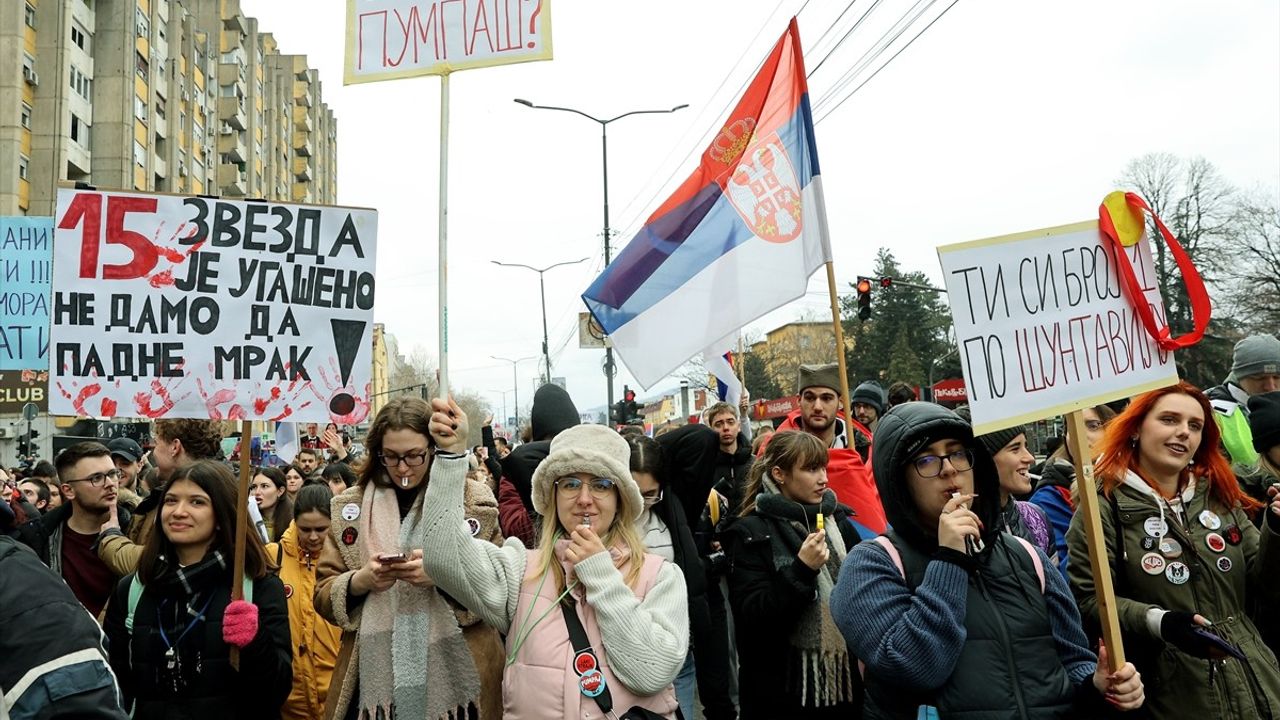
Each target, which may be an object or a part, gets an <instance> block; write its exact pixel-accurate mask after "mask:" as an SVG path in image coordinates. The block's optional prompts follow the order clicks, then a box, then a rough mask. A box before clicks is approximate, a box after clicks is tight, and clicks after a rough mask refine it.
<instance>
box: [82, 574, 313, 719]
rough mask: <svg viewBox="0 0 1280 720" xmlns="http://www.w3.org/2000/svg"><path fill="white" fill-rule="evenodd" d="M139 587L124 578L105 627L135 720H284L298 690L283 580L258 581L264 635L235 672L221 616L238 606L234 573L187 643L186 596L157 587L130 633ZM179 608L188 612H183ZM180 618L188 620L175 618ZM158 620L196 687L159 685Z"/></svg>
mask: <svg viewBox="0 0 1280 720" xmlns="http://www.w3.org/2000/svg"><path fill="white" fill-rule="evenodd" d="M132 581H133V575H132V574H130V575H128V576H126V577H124V578H122V579H121V580H120V583H119V585H118V586H117V587H116V591H115V593H114V594H113V595H112V598H111V604H110V605H109V606H108V607H107V618H106V622H105V623H104V624H103V627H104V629H105V630H106V633H107V638H108V639H109V640H110V647H111V666H112V668H113V669H114V670H115V672H116V676H117V677H118V678H119V679H120V686H121V689H122V690H123V691H124V695H125V700H126V703H129V702H136V703H137V705H136V707H135V708H134V713H133V717H134V718H135V719H137V720H151V719H155V720H162V719H164V720H168V719H169V718H183V720H205V719H206V718H207V719H208V720H215V719H221V718H243V719H244V720H271V719H275V718H279V717H280V706H281V705H283V704H284V701H285V698H287V697H288V696H289V691H290V689H291V688H292V686H293V673H292V665H293V653H292V647H291V644H290V636H289V611H288V606H287V605H286V601H285V596H284V585H283V584H282V583H281V582H280V578H278V577H276V576H275V575H267V576H266V577H263V578H261V579H259V580H255V581H254V582H253V604H254V605H256V606H258V633H257V635H256V636H255V637H254V639H253V641H252V642H250V643H249V645H248V646H246V647H245V648H244V649H242V650H241V651H240V670H239V671H238V672H237V671H236V670H233V669H232V668H231V664H230V660H229V658H230V647H231V646H230V645H228V644H227V643H226V642H225V641H224V640H223V639H222V615H223V612H224V611H225V610H226V609H227V605H229V604H230V602H231V572H230V571H229V570H228V571H226V572H224V573H222V574H221V575H220V576H219V577H217V578H215V579H214V582H212V583H210V587H209V589H208V590H206V592H208V593H211V594H210V595H208V598H209V599H208V607H207V608H206V609H205V611H204V613H203V614H204V616H205V618H206V619H205V620H204V621H203V622H199V623H197V624H195V625H193V626H192V627H191V631H190V632H189V633H188V634H187V635H186V637H185V638H182V639H178V637H179V636H180V635H181V633H182V628H183V627H184V626H185V625H186V624H187V622H188V620H187V618H186V617H185V607H186V599H185V597H182V596H179V595H170V594H167V593H164V592H156V591H153V590H152V589H150V588H146V589H144V590H143V593H142V597H141V598H139V600H138V604H137V607H136V608H135V610H134V613H133V630H132V632H130V631H129V630H128V629H127V628H126V626H125V618H126V616H127V615H128V606H129V586H130V584H131V583H132ZM180 606H181V608H183V609H184V610H179V609H178V608H179V607H180ZM175 612H180V613H182V616H175ZM158 622H163V623H164V627H165V633H166V635H167V637H168V641H169V642H170V643H173V644H174V645H175V646H176V647H177V648H178V650H179V653H180V655H181V658H182V663H183V668H184V672H188V673H190V675H189V677H190V680H189V683H188V684H187V685H186V686H185V687H183V688H181V689H180V690H177V691H175V690H174V689H173V688H172V687H170V686H168V685H167V684H165V683H163V682H161V680H160V675H161V673H160V666H161V663H163V662H165V660H164V658H165V648H166V643H165V640H164V639H163V638H162V636H161V631H160V628H159V626H158V625H157V623H158ZM193 664H194V665H195V667H194V668H193V667H192V665H193Z"/></svg>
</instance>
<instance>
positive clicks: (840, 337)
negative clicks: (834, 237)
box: [827, 260, 853, 450]
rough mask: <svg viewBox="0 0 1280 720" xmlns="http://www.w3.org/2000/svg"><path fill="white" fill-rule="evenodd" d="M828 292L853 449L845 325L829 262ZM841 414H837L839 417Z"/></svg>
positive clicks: (847, 442) (846, 429)
mask: <svg viewBox="0 0 1280 720" xmlns="http://www.w3.org/2000/svg"><path fill="white" fill-rule="evenodd" d="M827 292H828V293H829V294H830V295H831V325H832V327H833V328H834V329H835V331H836V359H837V361H838V362H839V363H840V402H841V403H842V404H843V405H844V415H845V418H844V442H845V446H846V447H848V448H849V449H850V450H852V449H853V422H852V418H853V404H852V403H850V402H849V370H848V368H847V367H846V366H845V359H844V324H843V323H841V322H840V296H839V295H838V294H836V270H835V265H834V264H833V263H832V262H831V261H830V260H828V261H827ZM838 414H839V413H837V415H838Z"/></svg>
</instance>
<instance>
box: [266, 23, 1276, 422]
mask: <svg viewBox="0 0 1280 720" xmlns="http://www.w3.org/2000/svg"><path fill="white" fill-rule="evenodd" d="M472 1H474V0H472ZM426 2H427V0H423V3H424V4H425V3H426ZM345 5H346V3H344V2H340V1H339V0H326V1H325V2H315V0H243V2H242V7H243V9H244V11H245V13H246V14H248V15H251V16H254V17H257V18H258V19H259V20H260V22H261V25H260V27H261V29H262V30H264V31H269V32H272V33H274V34H275V35H276V37H277V38H278V39H279V42H280V49H281V51H282V52H286V53H301V54H305V55H307V57H308V61H309V63H310V65H311V66H312V67H315V68H318V69H319V71H320V77H321V80H322V82H323V84H324V91H323V95H324V100H325V102H327V103H328V104H329V106H330V107H332V108H333V110H334V113H335V114H336V115H337V117H338V148H339V152H338V167H339V175H338V183H339V198H338V199H339V202H340V203H342V204H346V205H359V206H368V207H373V208H377V209H378V210H379V212H380V220H379V237H378V250H377V259H378V290H377V292H378V296H377V307H376V310H375V317H376V320H377V321H378V322H382V323H385V324H386V327H387V329H388V331H389V332H391V333H393V334H394V335H395V336H396V338H397V339H398V341H399V343H400V346H401V348H402V350H404V351H405V352H406V353H407V352H408V351H410V350H412V349H413V348H414V347H415V346H420V347H422V348H424V349H426V350H428V351H429V352H430V353H431V354H432V355H434V354H435V353H436V346H437V336H438V333H437V322H436V305H437V303H436V267H437V263H436V235H437V233H436V204H437V203H436V197H437V193H436V187H437V172H438V171H437V157H438V138H439V125H438V119H439V105H438V98H439V80H438V79H437V78H434V77H424V78H413V79H407V80H396V81H389V82H381V83H370V84H363V85H352V86H348V87H343V85H342V67H343V27H344V22H345V20H344V12H345V10H344V8H345ZM948 5H949V0H943V1H942V2H937V3H933V4H930V2H929V0H922V2H920V3H914V4H913V3H912V2H907V1H906V0H884V1H883V2H880V3H878V4H877V3H872V2H868V1H867V0H863V2H858V3H855V4H854V5H853V7H852V8H851V9H849V11H848V13H847V14H845V15H844V17H843V19H842V20H840V22H839V23H838V24H836V26H835V29H834V30H833V31H832V32H830V33H828V35H827V36H826V37H825V38H823V34H824V33H825V32H827V31H828V28H830V27H831V26H832V24H833V22H835V20H836V18H837V16H838V15H839V14H840V13H841V11H843V10H844V9H845V8H846V3H845V2H844V1H843V0H811V1H810V2H808V3H806V2H804V0H786V1H784V2H754V1H751V0H698V1H697V2H692V1H690V0H648V1H647V2H642V3H641V2H632V3H622V2H614V1H612V0H594V1H588V0H555V2H554V3H552V4H551V6H550V12H551V14H552V20H553V27H554V47H555V60H553V61H551V62H539V63H527V64H522V65H511V66H505V67H499V68H490V69H480V70H469V71H465V72H459V73H455V74H454V75H453V76H452V78H451V86H452V88H451V89H452V95H451V106H452V122H451V142H450V148H449V158H450V171H449V172H450V185H449V196H450V197H449V218H450V224H449V249H450V253H449V283H450V308H449V310H450V316H449V319H450V335H449V339H450V342H449V346H450V349H451V353H450V362H449V364H450V375H451V378H452V381H453V383H454V384H455V386H461V387H465V388H469V389H472V390H475V391H480V392H483V393H484V394H485V395H486V396H487V397H488V398H490V401H491V403H492V404H493V406H494V407H495V408H496V409H500V408H501V407H502V402H503V397H502V395H501V393H500V392H498V391H502V390H509V389H510V388H511V383H512V379H511V367H510V365H508V364H506V363H500V362H496V361H494V360H491V359H490V356H491V355H499V356H506V357H510V358H518V357H524V356H533V355H537V354H538V353H539V352H540V349H541V348H540V346H541V335H542V325H541V316H540V313H539V310H538V283H537V276H536V275H535V274H534V273H532V272H529V271H524V270H514V269H506V268H499V267H497V266H494V265H492V264H490V260H493V259H500V260H504V261H508V262H520V263H526V264H529V265H535V266H545V265H549V264H552V263H555V262H559V261H564V260H575V259H577V258H581V257H588V258H590V260H589V261H588V262H586V263H582V264H581V265H579V266H574V267H568V268H561V269H557V270H553V271H551V272H550V273H548V274H547V281H548V282H547V314H548V325H549V327H550V337H551V347H552V362H553V365H554V374H555V375H557V376H565V377H567V379H568V387H569V391H570V393H571V394H572V396H573V398H574V400H575V402H576V403H577V404H578V406H579V407H580V408H587V407H592V406H598V405H603V404H604V400H605V383H604V376H603V373H602V372H601V369H600V368H601V363H602V360H603V352H602V351H599V350H580V349H578V342H577V335H576V318H577V314H578V313H579V312H580V311H582V310H584V309H585V308H584V307H583V304H582V302H581V299H580V298H579V295H580V294H581V293H582V291H583V290H584V289H585V288H586V286H587V285H588V284H589V283H590V282H591V280H592V279H594V277H595V276H596V275H597V274H598V273H599V272H600V270H601V268H602V265H603V254H602V248H601V245H602V243H601V225H602V218H601V165H600V137H599V128H598V126H597V125H595V124H594V123H591V122H589V121H587V120H585V119H583V118H580V117H578V116H575V115H571V114H568V113H559V112H550V111H542V110H530V109H528V108H526V107H523V106H521V105H517V104H515V103H513V102H512V98H516V97H520V98H527V99H529V100H532V101H534V102H535V103H539V104H546V105H561V106H569V107H575V108H578V109H581V110H583V111H585V112H588V113H591V114H593V115H596V116H598V117H611V116H613V115H617V114H621V113H624V112H627V111H630V110H637V109H655V108H667V107H671V106H674V105H678V104H681V103H688V104H689V108H687V109H685V110H681V111H680V112H677V113H675V114H671V115H642V116H638V117H629V118H626V119H624V120H621V121H619V122H618V123H616V124H613V125H610V129H609V149H610V152H609V170H610V177H609V185H610V205H611V215H612V217H611V220H612V225H613V227H614V228H615V229H617V230H619V231H620V235H619V236H618V238H617V239H616V240H615V247H621V246H622V245H624V244H625V243H626V242H627V241H628V240H630V238H631V237H632V236H633V235H634V233H635V230H636V229H637V228H638V227H639V225H640V224H641V223H642V222H643V221H644V219H645V218H646V217H647V216H648V214H649V213H651V212H652V211H653V210H654V209H655V208H656V207H657V205H658V204H659V203H661V201H662V200H663V199H665V198H666V196H667V195H668V194H670V192H671V191H672V190H673V189H674V187H675V185H676V184H678V183H679V182H680V181H682V180H683V179H684V178H685V177H686V176H687V175H688V174H689V173H690V171H691V170H692V169H693V167H694V162H695V160H694V158H695V156H696V155H697V154H698V153H700V152H701V151H702V149H703V147H704V146H705V144H706V142H707V139H708V137H709V133H710V131H711V130H713V129H718V127H719V122H720V121H721V120H722V119H723V118H724V117H725V115H727V112H728V110H729V109H730V107H731V106H732V104H733V103H734V102H736V100H737V95H738V93H739V92H740V90H741V88H742V87H743V86H744V85H745V83H746V82H747V81H748V80H749V79H750V76H751V75H752V74H753V73H754V69H755V68H756V66H757V64H758V63H759V62H760V61H761V60H762V59H763V58H764V56H765V54H766V53H767V52H768V50H769V48H770V47H771V46H772V44H773V43H774V42H775V41H776V40H777V38H778V36H779V35H780V34H781V33H782V32H783V31H784V30H785V28H786V23H787V21H788V20H789V18H790V17H791V15H793V14H794V13H796V12H797V11H800V15H799V24H800V33H801V38H802V39H803V41H804V47H805V51H806V63H807V64H808V67H809V70H810V73H811V77H810V80H809V89H810V97H811V101H812V102H813V103H814V106H815V116H816V117H818V118H819V123H818V125H817V130H816V132H817V146H818V155H819V159H820V162H821V165H822V175H823V178H824V180H823V182H824V183H825V189H826V193H827V208H828V212H829V222H830V227H831V232H832V245H833V249H834V253H835V269H836V276H837V279H838V280H839V281H840V282H841V284H842V288H841V289H842V291H846V290H847V283H848V282H849V281H851V280H852V279H853V278H854V277H855V276H857V275H858V274H864V273H869V272H870V271H871V269H872V261H873V258H874V256H875V253H876V250H877V249H878V248H879V247H882V246H888V247H891V248H892V249H893V251H894V253H895V254H896V256H897V258H898V260H899V261H900V263H901V264H902V265H903V266H904V267H905V268H906V269H908V270H923V271H925V272H926V273H928V274H929V275H930V276H931V277H933V278H935V280H939V279H940V278H939V275H940V273H939V269H938V260H937V255H936V252H935V248H936V247H937V246H938V245H942V244H948V243H953V242H960V241H965V240H973V239H977V238H983V237H990V236H995V235H1003V234H1007V233H1012V232H1019V231H1023V230H1030V229H1034V228H1039V227H1046V226H1050V225H1057V224H1062V223H1067V222H1075V221H1079V220H1087V219H1090V218H1092V217H1096V209H1097V206H1098V203H1099V201H1100V199H1101V198H1102V196H1103V195H1104V194H1106V193H1107V192H1108V191H1110V190H1112V189H1114V187H1113V183H1114V181H1115V179H1116V178H1117V176H1118V175H1119V174H1120V172H1121V170H1122V169H1123V167H1124V165H1125V163H1126V162H1127V161H1128V160H1130V159H1131V158H1134V157H1136V156H1139V155H1142V154H1144V153H1148V152H1170V153H1174V154H1175V155H1179V156H1184V157H1190V156H1196V155H1200V156H1204V157H1205V158H1207V159H1208V160H1209V161H1211V162H1212V163H1214V164H1215V165H1217V167H1218V168H1219V170H1220V171H1221V172H1222V174H1223V175H1224V176H1225V177H1226V178H1227V179H1228V180H1229V181H1231V182H1233V183H1235V184H1237V185H1240V186H1243V187H1254V186H1260V187H1262V188H1265V189H1266V190H1267V191H1269V192H1271V193H1272V194H1274V193H1275V192H1276V191H1277V188H1280V3H1276V2H1275V1H1274V0H1239V1H1231V2H1218V3H1213V4H1211V5H1207V4H1205V3H1203V2H1191V1H1189V0H1126V1H1125V2H1115V0H1081V1H1077V2H1070V3H1043V2H1026V1H1025V0H982V1H981V2H978V1H975V0H968V1H967V2H959V3H957V4H956V5H955V6H954V7H953V8H951V9H950V11H949V12H947V14H946V15H945V16H944V17H942V18H941V19H940V20H938V21H937V22H936V23H935V24H934V25H933V26H932V27H931V28H930V29H929V30H928V31H927V32H925V33H924V34H923V35H922V36H921V37H920V38H919V39H918V40H917V41H915V43H914V44H913V45H911V47H909V48H907V49H906V50H905V51H904V52H902V54H901V55H899V56H898V57H897V58H896V59H895V60H893V62H892V64H890V65H889V66H888V67H887V68H886V69H884V70H883V71H882V72H880V73H879V74H878V75H877V76H876V77H875V78H874V79H872V80H871V81H870V82H868V83H867V84H866V85H865V86H864V87H862V88H861V89H860V90H859V91H858V92H857V93H856V94H854V95H853V96H852V97H850V98H849V99H848V100H847V101H846V102H844V103H843V104H842V105H840V107H839V108H838V109H836V110H834V112H831V114H830V115H829V116H827V117H824V115H825V114H826V113H827V112H828V111H830V109H831V108H832V107H833V106H835V104H836V103H837V102H839V100H840V99H841V98H843V97H845V96H846V95H847V94H848V92H849V91H850V90H852V89H853V88H854V87H856V86H858V85H859V84H860V83H862V82H863V81H864V80H866V78H867V77H868V76H869V75H870V74H871V73H872V72H874V71H876V69H877V68H879V67H880V66H881V65H882V64H883V63H884V62H885V61H886V60H887V59H888V58H889V56H891V55H892V54H893V53H894V52H896V51H897V50H898V49H899V48H901V47H902V46H903V44H905V42H906V41H908V40H910V39H911V38H912V37H913V36H915V34H916V33H917V32H918V31H919V29H920V28H922V27H924V25H925V24H927V23H928V21H929V20H931V19H933V18H934V17H936V16H937V15H938V14H939V13H940V12H942V11H943V10H944V9H945V8H946V7H947V6H948ZM802 7H803V10H802V11H801V8H802ZM869 7H875V10H874V12H873V13H872V14H871V15H870V16H869V17H868V18H867V19H866V20H865V21H864V22H862V24H861V25H860V26H859V27H858V28H857V29H856V30H855V31H854V32H852V33H851V34H849V36H848V38H847V39H846V40H845V41H844V43H843V44H842V45H841V46H840V47H839V48H838V49H837V50H836V51H835V52H834V53H832V54H831V55H830V57H828V58H827V59H826V60H825V62H823V64H822V66H821V67H820V68H818V69H817V70H816V71H815V70H814V69H815V68H816V67H817V66H818V64H819V62H820V61H822V60H823V58H824V57H825V56H827V54H828V50H829V49H830V48H831V47H832V46H833V45H834V44H835V42H836V41H837V40H838V39H839V38H840V37H841V36H843V35H844V34H845V33H846V31H848V29H849V28H850V27H851V26H852V25H853V23H854V22H855V21H856V20H857V19H858V18H860V17H861V16H862V15H863V14H864V13H865V12H867V8H869ZM926 7H927V10H925V11H924V13H923V15H922V16H921V19H920V20H919V21H918V22H917V23H915V24H914V25H911V26H910V27H909V28H908V29H907V30H906V31H905V33H904V34H903V35H902V37H901V38H899V39H898V41H897V42H896V43H894V44H892V45H891V46H889V49H888V51H887V52H884V53H883V54H881V55H879V56H878V58H876V59H874V60H873V61H871V62H870V63H869V64H865V67H864V68H863V69H862V70H861V72H858V73H857V74H856V75H855V76H854V78H853V80H852V82H851V83H849V84H848V85H847V86H845V88H844V90H843V91H838V92H833V91H836V89H837V88H839V87H840V84H841V83H842V82H845V80H846V78H847V73H849V72H850V71H851V70H854V69H856V68H858V67H859V66H860V65H862V64H864V63H866V60H867V58H868V53H869V52H870V51H871V50H872V49H873V48H874V47H876V46H877V43H879V42H880V41H881V38H882V36H883V35H884V33H885V32H886V30H888V29H889V28H890V27H891V26H892V25H894V23H896V22H898V21H899V19H900V18H902V17H903V16H904V14H910V15H913V14H914V13H915V12H917V11H919V10H921V9H924V8H926ZM913 8H914V9H913ZM910 15H908V16H910ZM820 38H822V40H821V42H819V39H820ZM829 95H830V96H831V99H828V96H829ZM615 252H616V251H615ZM825 285H826V283H825V277H824V274H823V273H821V272H819V273H817V274H815V276H814V277H813V279H812V280H811V281H810V291H811V292H810V294H809V295H808V296H807V297H806V298H805V299H804V300H803V301H800V302H797V303H794V304H792V305H790V306H788V307H786V308H784V309H782V310H779V311H777V312H774V313H772V314H771V315H768V316H766V317H765V318H763V319H762V320H761V321H759V322H757V323H755V324H753V325H752V326H751V328H750V329H751V330H754V331H758V332H759V331H765V330H768V329H771V328H773V327H776V326H777V325H780V324H783V323H785V322H788V321H790V320H792V319H795V318H796V317H798V316H799V315H801V314H802V313H809V314H813V315H816V316H817V317H818V318H819V319H822V318H827V317H829V316H830V310H829V306H828V304H827V299H826V294H825ZM519 367H520V369H519V375H520V393H521V403H522V405H525V404H526V403H527V402H528V400H529V399H530V398H531V397H532V393H531V383H532V378H533V377H534V376H536V374H537V372H538V371H537V364H536V363H535V362H533V361H529V362H525V363H521V364H520V366H519ZM628 382H631V378H630V377H629V376H628V375H627V373H626V371H625V369H622V370H620V372H619V376H618V378H617V381H616V384H615V387H616V392H617V394H618V396H621V392H622V386H623V384H624V383H628ZM671 384H672V385H674V382H673V383H671ZM665 385H666V384H665V383H664V384H660V385H659V386H656V388H655V389H660V388H662V387H664V386H665ZM646 396H647V395H646V393H643V392H642V393H641V397H642V398H644V397H646ZM506 401H507V404H508V413H509V414H510V405H511V402H512V398H511V396H510V393H508V394H507V397H506Z"/></svg>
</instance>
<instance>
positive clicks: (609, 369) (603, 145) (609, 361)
mask: <svg viewBox="0 0 1280 720" xmlns="http://www.w3.org/2000/svg"><path fill="white" fill-rule="evenodd" d="M514 100H515V102H517V103H520V104H521V105H524V106H525V107H527V108H532V109H534V110H559V111H561V112H571V113H573V114H575V115H581V116H582V117H584V118H586V119H588V120H590V121H592V122H595V123H599V124H600V151H601V153H600V155H601V159H602V162H601V165H602V168H603V171H604V172H603V174H604V264H605V265H606V266H608V264H609V262H610V261H611V260H612V257H611V255H610V253H609V133H608V130H609V123H611V122H613V121H615V120H621V119H622V118H624V117H628V116H630V115H664V114H667V113H673V112H675V111H677V110H683V109H685V108H687V107H689V106H688V105H687V104H685V105H677V106H675V107H673V108H671V109H670V110H632V111H631V112H625V113H622V114H621V115H616V116H614V117H611V118H609V119H607V120H602V119H600V118H598V117H596V116H594V115H591V114H588V113H585V112H582V111H581V110H575V109H573V108H567V107H557V106H555V105H535V104H533V103H532V102H530V101H528V100H524V99H521V98H514ZM550 375H551V371H550V369H548V370H547V376H548V378H549V377H550ZM604 378H605V379H604V382H605V387H607V388H608V390H609V392H608V406H609V407H613V347H612V346H609V345H606V346H605V349H604Z"/></svg>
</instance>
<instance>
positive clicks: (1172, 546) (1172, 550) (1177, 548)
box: [1160, 537, 1182, 560]
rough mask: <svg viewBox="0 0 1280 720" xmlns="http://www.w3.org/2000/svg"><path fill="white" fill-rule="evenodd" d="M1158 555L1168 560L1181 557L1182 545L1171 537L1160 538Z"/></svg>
mask: <svg viewBox="0 0 1280 720" xmlns="http://www.w3.org/2000/svg"><path fill="white" fill-rule="evenodd" d="M1160 554H1161V555H1163V556H1165V557H1167V558H1169V559H1170V560H1172V559H1174V558H1178V557H1181V556H1182V543H1180V542H1178V541H1177V540H1174V539H1173V538H1171V537H1166V538H1160Z"/></svg>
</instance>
